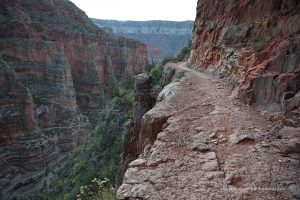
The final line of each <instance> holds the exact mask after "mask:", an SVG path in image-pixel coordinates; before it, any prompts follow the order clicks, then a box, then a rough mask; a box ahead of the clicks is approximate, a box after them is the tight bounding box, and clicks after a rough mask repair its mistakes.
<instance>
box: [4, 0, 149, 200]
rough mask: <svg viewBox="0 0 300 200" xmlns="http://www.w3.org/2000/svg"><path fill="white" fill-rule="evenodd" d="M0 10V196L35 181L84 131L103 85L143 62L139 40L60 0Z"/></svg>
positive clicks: (28, 0) (29, 1)
mask: <svg viewBox="0 0 300 200" xmlns="http://www.w3.org/2000/svg"><path fill="white" fill-rule="evenodd" d="M0 10H1V12H0V90H1V92H0V105H1V106H0V168H1V171H0V194H1V195H2V196H1V195H0V198H1V199H2V198H4V199H5V198H9V196H10V194H14V195H15V196H17V195H18V194H21V195H25V196H26V195H27V194H30V193H31V192H32V190H33V189H34V188H37V186H38V185H39V180H41V179H42V178H43V177H45V176H46V175H47V174H48V173H51V171H52V170H53V169H54V168H55V167H57V164H58V163H59V162H60V161H61V160H62V159H63V158H64V156H65V155H67V154H69V153H70V152H72V151H73V150H74V148H75V147H76V146H77V145H79V144H81V143H82V142H83V141H84V138H85V137H86V136H87V135H88V133H89V132H90V131H91V127H92V125H93V121H94V120H95V118H94V114H93V112H92V111H93V110H95V109H97V108H100V107H101V105H102V103H103V102H104V101H105V99H106V96H107V95H108V94H109V92H110V91H109V90H108V89H107V88H108V86H109V84H110V83H112V82H113V81H118V78H120V77H121V76H122V74H123V73H130V74H134V73H137V72H140V71H141V70H143V69H144V68H145V67H146V64H147V62H148V61H147V49H146V47H145V45H143V44H141V43H139V42H135V41H133V40H129V39H125V38H121V37H116V36H112V35H110V34H107V33H105V32H104V31H102V30H100V29H98V28H97V27H96V26H95V25H93V23H92V22H90V20H89V19H88V17H87V16H86V15H85V14H84V13H83V12H82V11H81V10H79V9H78V8H76V6H75V5H74V4H72V3H70V2H69V1H67V0H59V1H58V0H48V1H38V0H16V1H9V0H0ZM87 116H88V117H87ZM10 197H11V196H10Z"/></svg>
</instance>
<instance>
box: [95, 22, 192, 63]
mask: <svg viewBox="0 0 300 200" xmlns="http://www.w3.org/2000/svg"><path fill="white" fill-rule="evenodd" d="M92 21H93V22H94V23H95V24H96V25H97V26H99V27H101V28H102V27H103V28H105V29H106V31H107V32H110V33H112V31H113V32H114V33H115V34H116V35H122V36H125V37H129V38H132V39H135V40H138V41H141V42H143V43H145V44H146V45H147V47H148V56H149V61H150V62H154V63H159V62H161V61H162V60H163V59H164V58H165V57H167V56H173V55H176V54H178V53H179V52H180V50H181V49H182V48H184V47H185V46H186V45H187V44H188V40H190V39H191V38H192V29H193V21H183V22H175V21H159V20H158V21H116V20H101V19H92Z"/></svg>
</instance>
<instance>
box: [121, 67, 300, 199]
mask: <svg viewBox="0 0 300 200" xmlns="http://www.w3.org/2000/svg"><path fill="white" fill-rule="evenodd" d="M166 67H167V68H175V70H176V73H184V76H183V77H182V78H181V79H175V80H173V82H172V83H171V84H169V85H168V86H167V87H165V89H164V90H163V91H162V92H161V94H160V96H159V99H160V100H161V101H160V102H158V103H157V104H156V106H155V107H154V108H153V109H152V110H150V111H148V112H147V113H146V115H145V116H144V117H143V120H144V121H151V120H150V119H154V118H155V119H158V118H162V117H164V118H168V120H167V122H166V123H165V124H164V125H163V126H162V127H161V128H162V131H161V132H160V133H158V136H157V138H156V141H155V142H154V144H153V145H152V146H151V147H149V146H148V147H146V148H145V150H144V153H143V154H142V155H141V156H140V157H139V158H138V159H137V160H135V161H133V162H132V163H131V164H130V165H129V169H128V170H127V172H126V174H125V176H124V180H123V185H122V186H121V187H120V188H119V189H118V199H168V200H169V199H170V200H173V199H174V200H175V199H176V200H178V199H191V200H193V199H195V200H196V199H205V200H208V199H212V200H218V199H222V200H223V199H251V200H253V199H259V200H261V199H262V200H265V199H271V200H275V199H278V200H283V199H300V167H299V137H300V129H299V128H298V129H296V128H292V127H285V126H284V125H283V124H282V122H281V115H279V114H278V115H271V114H268V113H266V112H262V111H260V110H259V109H258V108H256V107H255V106H249V105H245V104H243V103H241V102H240V101H239V100H238V99H237V98H234V95H233V91H232V90H231V88H230V87H228V86H227V84H226V83H225V82H224V81H223V80H219V79H216V78H213V77H211V76H209V75H206V74H203V73H200V72H197V71H194V70H192V69H189V68H187V67H186V63H172V64H168V65H167V66H166ZM152 121H153V120H152ZM154 121H155V120H154Z"/></svg>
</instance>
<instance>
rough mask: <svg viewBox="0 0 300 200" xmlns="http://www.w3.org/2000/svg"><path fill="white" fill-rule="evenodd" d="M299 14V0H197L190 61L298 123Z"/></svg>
mask: <svg viewBox="0 0 300 200" xmlns="http://www.w3.org/2000/svg"><path fill="white" fill-rule="evenodd" d="M299 19H300V4H299V1H297V0H270V1H264V0H217V1H213V2H212V1H209V0H198V6H197V17H196V20H195V26H194V32H193V50H192V53H191V57H190V60H189V62H190V64H191V65H192V66H193V67H194V68H199V69H207V70H208V71H210V72H212V73H216V74H219V75H220V76H222V77H227V78H228V79H229V80H230V82H231V83H232V84H234V85H235V84H237V85H238V89H239V94H240V95H241V96H242V97H244V98H246V99H247V100H248V101H249V102H255V103H258V104H260V105H262V106H263V107H264V108H266V109H271V110H273V111H274V110H275V111H282V110H284V111H286V116H287V119H286V122H287V123H288V124H290V125H294V126H299V123H300V119H299V113H300V110H299V105H300V104H299V102H300V93H299V92H300V82H299V80H300V55H299V52H300V35H299V33H300V21H299Z"/></svg>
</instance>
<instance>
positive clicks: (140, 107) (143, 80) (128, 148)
mask: <svg viewBox="0 0 300 200" xmlns="http://www.w3.org/2000/svg"><path fill="white" fill-rule="evenodd" d="M152 87H153V85H152V77H151V75H149V74H146V73H143V74H139V75H137V76H135V77H134V102H133V114H132V119H131V121H130V122H129V123H128V124H126V125H125V129H124V133H123V154H122V164H121V172H120V176H121V178H122V177H123V175H124V173H125V171H126V169H127V166H128V163H129V162H131V161H132V160H134V159H136V158H137V157H138V155H139V154H140V153H141V152H142V149H141V148H140V146H141V145H140V144H141V141H140V140H141V133H140V130H141V123H142V117H143V116H144V114H145V113H146V112H147V111H149V110H150V109H151V108H152V107H153V106H154V104H155V97H154V95H153V88H152ZM142 134H144V133H142ZM119 181H120V180H119ZM120 183H121V182H120Z"/></svg>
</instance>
